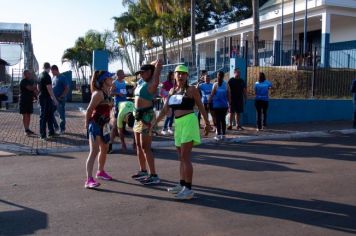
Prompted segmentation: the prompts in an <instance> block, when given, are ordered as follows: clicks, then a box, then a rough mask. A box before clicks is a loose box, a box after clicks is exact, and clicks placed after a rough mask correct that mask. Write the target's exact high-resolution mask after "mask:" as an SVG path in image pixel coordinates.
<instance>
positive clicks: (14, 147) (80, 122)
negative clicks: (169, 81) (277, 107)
mask: <svg viewBox="0 0 356 236" xmlns="http://www.w3.org/2000/svg"><path fill="white" fill-rule="evenodd" d="M86 106H87V104H82V103H67V104H66V115H67V130H66V133H65V134H64V135H61V136H58V137H54V138H51V139H49V140H47V141H41V140H40V139H39V136H38V135H33V136H31V137H27V136H25V135H24V130H23V127H22V117H21V115H20V114H19V113H18V110H16V109H10V110H0V114H1V119H0V127H1V130H0V151H3V152H10V153H13V154H35V155H37V154H47V153H59V152H78V151H88V150H89V147H88V141H87V139H86V130H85V129H84V112H83V110H84V109H86ZM350 124H351V121H333V122H312V123H296V124H279V125H270V126H269V127H268V129H266V130H264V131H259V132H257V131H256V128H255V127H254V126H252V125H248V126H245V127H244V128H245V130H243V131H237V130H231V131H228V132H227V135H226V139H225V140H224V142H248V141H254V140H263V139H266V140H271V139H294V138H301V137H319V136H326V135H328V134H330V133H332V132H342V133H356V130H353V129H350V127H351V125H350ZM30 129H31V130H33V131H35V132H36V133H37V134H38V132H39V108H38V107H37V105H35V107H34V114H33V115H32V116H31V125H30ZM214 135H215V134H214V133H209V135H208V136H207V137H203V143H209V142H216V141H215V140H214V139H213V137H214ZM128 143H129V145H128V147H131V145H130V143H132V139H131V138H128ZM173 145H174V142H173V136H161V135H159V136H155V137H154V138H153V144H152V147H153V148H158V147H167V146H173ZM119 147H120V145H119V144H118V138H117V139H116V141H115V144H114V150H115V152H117V151H119V150H118V149H119Z"/></svg>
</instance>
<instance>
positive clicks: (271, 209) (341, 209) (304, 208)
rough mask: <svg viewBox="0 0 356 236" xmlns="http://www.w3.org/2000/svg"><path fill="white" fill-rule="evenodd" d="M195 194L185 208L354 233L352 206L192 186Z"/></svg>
mask: <svg viewBox="0 0 356 236" xmlns="http://www.w3.org/2000/svg"><path fill="white" fill-rule="evenodd" d="M194 189H195V190H196V191H197V192H198V193H199V194H198V198H197V199H195V200H194V201H187V202H186V203H187V204H193V205H200V206H206V207H212V208H218V209H223V210H227V211H232V212H236V213H243V214H249V215H258V216H266V217H271V218H278V219H284V220H290V221H294V222H299V223H303V224H308V225H314V226H318V227H322V228H328V229H333V230H337V231H342V232H348V233H356V224H355V222H356V206H353V205H347V204H341V203H336V202H329V201H321V200H318V199H310V200H299V199H292V198H284V197H277V196H268V195H261V194H254V193H245V192H239V191H231V190H225V189H219V188H210V187H204V186H196V185H194Z"/></svg>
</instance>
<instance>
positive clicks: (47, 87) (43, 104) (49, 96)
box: [37, 62, 58, 140]
mask: <svg viewBox="0 0 356 236" xmlns="http://www.w3.org/2000/svg"><path fill="white" fill-rule="evenodd" d="M43 69H44V71H43V72H42V73H41V74H40V76H39V84H38V85H37V89H38V91H39V102H40V139H41V140H46V138H47V127H48V137H53V136H54V135H55V132H54V127H53V118H54V115H53V113H54V111H55V109H56V107H57V105H58V101H57V99H56V96H55V95H54V93H53V89H52V80H51V76H50V75H49V72H50V70H51V65H50V64H49V63H48V62H45V63H44V64H43Z"/></svg>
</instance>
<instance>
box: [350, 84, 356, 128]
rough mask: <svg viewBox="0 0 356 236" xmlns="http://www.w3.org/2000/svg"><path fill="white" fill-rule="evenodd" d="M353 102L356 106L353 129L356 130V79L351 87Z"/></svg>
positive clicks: (355, 106) (355, 108) (355, 107)
mask: <svg viewBox="0 0 356 236" xmlns="http://www.w3.org/2000/svg"><path fill="white" fill-rule="evenodd" d="M351 93H352V102H353V104H354V112H353V113H354V114H353V125H352V127H353V128H354V129H356V79H354V80H353V81H352V85H351Z"/></svg>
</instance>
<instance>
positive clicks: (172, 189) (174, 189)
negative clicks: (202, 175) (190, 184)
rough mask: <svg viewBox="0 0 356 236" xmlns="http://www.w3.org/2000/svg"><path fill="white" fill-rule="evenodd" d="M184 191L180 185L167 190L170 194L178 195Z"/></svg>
mask: <svg viewBox="0 0 356 236" xmlns="http://www.w3.org/2000/svg"><path fill="white" fill-rule="evenodd" d="M182 189H183V186H182V185H180V184H177V185H176V186H174V187H171V188H167V191H168V192H169V193H173V194H177V193H179V192H180V191H182Z"/></svg>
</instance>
